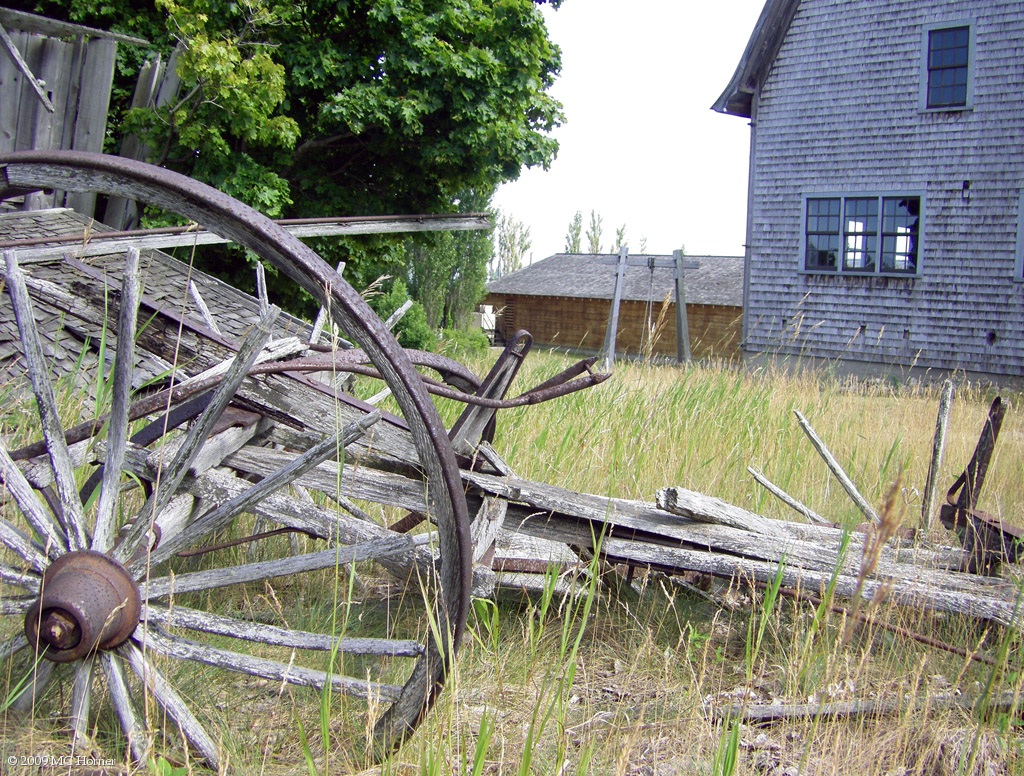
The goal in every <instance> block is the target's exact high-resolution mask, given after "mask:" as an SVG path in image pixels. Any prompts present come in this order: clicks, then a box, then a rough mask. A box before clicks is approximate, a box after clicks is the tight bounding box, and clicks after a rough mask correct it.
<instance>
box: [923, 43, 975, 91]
mask: <svg viewBox="0 0 1024 776" xmlns="http://www.w3.org/2000/svg"><path fill="white" fill-rule="evenodd" d="M970 41H971V36H970V28H969V27H953V28H950V29H944V30H932V31H931V32H930V33H928V90H927V91H928V107H929V108H944V107H959V106H963V105H966V104H967V75H968V69H969V67H970V62H969V61H968V56H969V54H970Z"/></svg>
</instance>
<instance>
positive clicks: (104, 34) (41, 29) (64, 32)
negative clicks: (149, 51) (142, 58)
mask: <svg viewBox="0 0 1024 776" xmlns="http://www.w3.org/2000/svg"><path fill="white" fill-rule="evenodd" d="M0 24H3V25H5V26H7V27H10V28H11V29H12V30H23V31H24V32H34V33H36V34H37V35H49V36H51V37H54V38H66V37H69V36H72V35H84V36H86V37H87V38H106V39H108V40H116V41H118V42H120V43H131V44H132V45H134V46H148V45H149V41H148V40H146V39H145V38H136V37H133V36H131V35H122V34H121V33H119V32H108V31H107V30H97V29H94V28H92V27H86V26H84V25H81V24H72V23H71V22H62V21H58V20H57V19H49V18H47V17H46V16H39V15H37V14H34V13H25V12H24V11H15V10H12V9H10V8H0Z"/></svg>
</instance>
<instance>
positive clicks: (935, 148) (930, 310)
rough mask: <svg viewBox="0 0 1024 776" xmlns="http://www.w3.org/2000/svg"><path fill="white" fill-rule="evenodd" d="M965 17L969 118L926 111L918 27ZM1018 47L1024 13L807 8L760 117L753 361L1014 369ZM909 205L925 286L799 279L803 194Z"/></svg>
mask: <svg viewBox="0 0 1024 776" xmlns="http://www.w3.org/2000/svg"><path fill="white" fill-rule="evenodd" d="M962 19H970V20H971V21H972V24H973V26H974V28H975V33H976V49H975V54H976V59H975V63H974V70H973V77H974V103H973V109H972V110H964V111H948V112H922V111H921V110H920V109H919V103H918V95H919V84H920V78H921V43H922V35H923V30H924V28H925V26H926V25H929V24H932V23H936V22H940V23H941V22H946V21H957V20H962ZM1022 40H1024V4H1022V3H1020V2H1019V0H969V1H967V0H930V1H928V2H922V1H921V0H889V2H886V3H884V4H877V3H863V2H857V1H855V0H803V2H801V3H800V6H799V9H798V10H797V13H796V15H795V17H794V18H793V21H792V23H791V25H790V28H789V31H788V33H787V35H786V37H785V39H784V41H783V44H782V46H781V48H780V50H779V52H778V55H777V57H776V58H775V62H774V66H773V68H772V70H771V71H770V73H769V75H768V77H767V80H766V82H765V83H764V84H763V85H762V88H761V90H760V93H759V95H758V99H757V100H755V106H754V107H755V127H754V130H753V132H754V135H753V136H752V138H753V142H754V154H753V165H752V170H751V172H752V175H751V185H752V197H751V202H752V212H751V213H750V223H751V226H750V231H751V233H750V234H749V236H748V243H749V246H750V248H749V250H750V266H749V273H750V275H749V285H748V287H747V297H746V315H747V320H746V329H747V331H746V342H745V349H747V350H751V351H759V352H779V353H789V354H806V355H812V356H816V357H824V358H851V359H859V360H865V361H872V362H881V363H889V364H904V365H910V364H916V365H919V366H927V367H938V368H944V369H965V370H971V371H981V372H987V373H993V374H1021V373H1022V372H1024V338H1022V337H1021V332H1022V330H1024V283H1021V282H1019V280H1015V279H1014V259H1015V256H1014V253H1015V243H1016V239H1017V230H1018V228H1019V224H1018V208H1019V206H1020V202H1021V191H1022V186H1024V144H1022V142H1021V138H1022V137H1024V100H1022V98H1021V95H1022V94H1024V48H1022V45H1021V41H1022ZM964 181H970V199H969V200H967V199H964V198H963V197H962V191H963V183H964ZM911 191H917V192H921V194H922V196H923V211H924V213H923V218H922V233H921V240H922V247H921V256H920V258H919V262H920V267H921V271H920V274H919V276H917V277H912V278H910V277H878V276H876V277H851V276H836V275H813V274H804V273H803V272H802V268H803V261H802V256H801V255H800V247H801V236H802V235H801V229H802V222H801V215H802V208H803V198H804V197H805V196H807V195H808V194H814V193H829V194H837V193H845V192H849V193H856V192H911Z"/></svg>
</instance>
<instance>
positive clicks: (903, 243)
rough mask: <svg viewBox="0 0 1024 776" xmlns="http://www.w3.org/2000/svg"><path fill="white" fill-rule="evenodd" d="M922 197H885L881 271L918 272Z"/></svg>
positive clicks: (883, 202) (883, 201) (883, 204)
mask: <svg viewBox="0 0 1024 776" xmlns="http://www.w3.org/2000/svg"><path fill="white" fill-rule="evenodd" d="M920 213H921V200H920V198H919V197H891V198H889V197H887V198H885V199H883V200H882V272H908V273H910V272H916V271H917V259H918V256H917V252H918V245H919V243H920V239H919V238H920V235H919V230H920V224H921V216H920Z"/></svg>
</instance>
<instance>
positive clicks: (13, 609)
mask: <svg viewBox="0 0 1024 776" xmlns="http://www.w3.org/2000/svg"><path fill="white" fill-rule="evenodd" d="M37 587H38V585H37ZM34 600H35V596H32V597H31V598H28V597H20V596H19V597H18V598H11V597H7V598H4V599H3V600H0V614H4V615H18V614H25V612H27V611H28V608H29V606H31V605H32V602H33V601H34Z"/></svg>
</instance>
